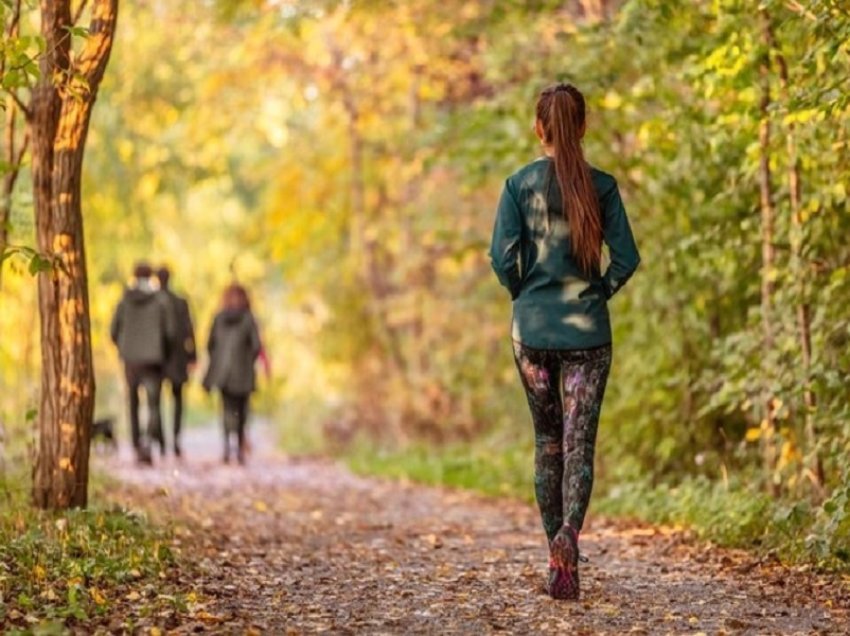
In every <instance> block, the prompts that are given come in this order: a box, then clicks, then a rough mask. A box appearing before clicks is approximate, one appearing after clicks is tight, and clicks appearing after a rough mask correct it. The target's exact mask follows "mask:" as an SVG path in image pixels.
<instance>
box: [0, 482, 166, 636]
mask: <svg viewBox="0 0 850 636" xmlns="http://www.w3.org/2000/svg"><path fill="white" fill-rule="evenodd" d="M25 481H26V479H23V478H22V476H21V475H7V476H6V478H5V479H4V481H2V482H0V564H2V565H0V624H6V625H7V626H12V625H21V624H27V623H29V624H36V625H39V626H40V627H39V629H44V630H48V629H50V625H51V624H52V625H53V626H54V627H55V628H56V629H58V630H59V631H60V632H61V631H62V628H61V626H62V625H67V624H69V621H70V624H73V623H74V621H85V620H87V619H89V618H92V617H95V616H98V615H102V614H104V613H106V612H107V611H108V610H109V609H110V608H111V607H113V606H114V605H115V604H116V603H122V602H125V597H126V596H127V595H130V596H131V597H133V596H134V591H135V597H136V598H138V595H139V592H138V591H137V590H140V589H142V588H143V587H144V586H145V585H148V584H151V583H154V584H156V585H161V584H162V580H163V579H165V578H167V577H168V576H169V575H170V572H171V571H172V570H173V569H174V568H175V567H176V565H177V559H176V556H175V555H174V553H173V552H172V550H171V548H170V545H171V535H170V531H169V530H168V529H163V528H158V527H155V526H153V525H151V524H150V523H149V522H148V521H147V519H146V518H145V517H144V515H143V514H141V513H135V512H132V511H128V510H124V509H122V508H120V507H115V506H110V505H106V504H100V505H97V504H96V505H94V506H92V508H91V509H90V510H85V511H84V510H73V511H68V512H66V513H63V514H52V513H46V512H41V511H36V510H33V509H32V508H31V507H30V506H29V501H28V500H27V497H28V495H29V489H25V488H21V487H20V484H21V483H23V482H25ZM95 486H96V487H95V489H94V490H95V496H96V497H97V498H98V499H101V498H102V497H103V493H104V491H105V490H106V489H107V485H106V484H103V483H97V484H96V485H95Z"/></svg>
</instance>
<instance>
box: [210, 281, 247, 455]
mask: <svg viewBox="0 0 850 636" xmlns="http://www.w3.org/2000/svg"><path fill="white" fill-rule="evenodd" d="M221 305H222V308H221V311H219V312H218V314H216V317H215V320H214V321H213V326H212V330H211V331H210V339H209V344H208V345H207V350H208V351H209V354H210V366H209V369H208V370H207V374H206V377H205V378H204V388H205V389H206V390H207V391H212V390H213V389H218V390H219V391H220V392H221V401H222V407H223V417H222V423H223V426H224V462H225V463H228V462H229V461H230V438H231V436H232V435H233V434H235V435H236V440H237V450H236V458H237V460H238V461H239V463H240V464H244V463H245V425H246V423H247V421H248V401H249V399H250V397H251V393H253V391H254V389H255V388H256V374H255V371H254V362H255V361H256V360H257V356H258V355H259V354H260V349H261V345H260V334H259V332H258V330H257V323H256V321H255V320H254V315H253V314H252V313H251V303H250V300H249V299H248V293H247V292H246V291H245V288H244V287H242V286H241V285H236V284H233V285H231V286H230V287H228V288H227V289H226V290H225V291H224V296H223V297H222V303H221Z"/></svg>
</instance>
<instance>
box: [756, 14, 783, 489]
mask: <svg viewBox="0 0 850 636" xmlns="http://www.w3.org/2000/svg"><path fill="white" fill-rule="evenodd" d="M759 18H760V20H761V24H762V33H761V35H762V47H763V52H762V57H761V61H760V63H759V75H760V77H761V98H760V100H759V113H760V116H761V122H760V123H759V171H758V175H759V199H760V209H761V324H762V356H763V357H762V360H763V363H762V381H763V383H764V386H763V389H762V400H763V408H764V419H763V420H762V426H763V428H764V430H763V431H762V433H763V435H762V451H763V454H764V469H765V474H766V477H767V478H768V480H769V483H770V484H771V490H772V491H773V492H774V494H778V493H777V488H776V484H775V482H774V471H775V468H776V461H777V453H776V421H775V414H774V396H773V391H772V389H771V388H770V377H771V375H772V372H771V368H770V356H771V354H772V352H773V348H774V340H775V335H774V324H773V296H774V292H775V283H774V280H775V275H776V263H775V261H776V252H775V248H774V234H775V225H776V211H775V208H774V204H773V183H772V175H771V169H770V135H771V129H770V112H769V111H770V105H771V91H770V30H769V26H770V21H769V16H768V15H767V13H766V11H764V10H762V9H760V10H759Z"/></svg>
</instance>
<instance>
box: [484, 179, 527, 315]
mask: <svg viewBox="0 0 850 636" xmlns="http://www.w3.org/2000/svg"><path fill="white" fill-rule="evenodd" d="M521 218H522V217H521V213H520V209H519V204H518V203H517V200H516V195H515V193H514V192H513V187H512V186H511V183H510V181H506V182H505V188H504V190H503V191H502V196H501V198H500V199H499V207H498V208H497V209H496V223H495V225H494V227H493V240H492V241H491V243H490V264H491V265H492V266H493V271H494V272H496V276H497V277H498V279H499V282H500V283H501V284H502V285H503V286H504V287H505V288H507V290H508V291H509V292H510V294H511V299H512V300H515V299H516V297H517V296H519V293H520V291H522V276H521V275H520V269H519V247H520V238H521V234H522V221H521Z"/></svg>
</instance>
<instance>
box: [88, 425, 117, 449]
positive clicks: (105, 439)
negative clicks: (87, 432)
mask: <svg viewBox="0 0 850 636" xmlns="http://www.w3.org/2000/svg"><path fill="white" fill-rule="evenodd" d="M98 440H100V441H101V444H100V445H101V446H105V447H106V448H108V449H109V450H110V451H111V452H113V453H114V452H115V451H116V450H118V440H116V438H115V418H112V417H102V418H100V419H98V420H95V421H94V422H92V425H91V438H90V439H89V442H90V443H91V444H94V443H95V442H97V441H98Z"/></svg>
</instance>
